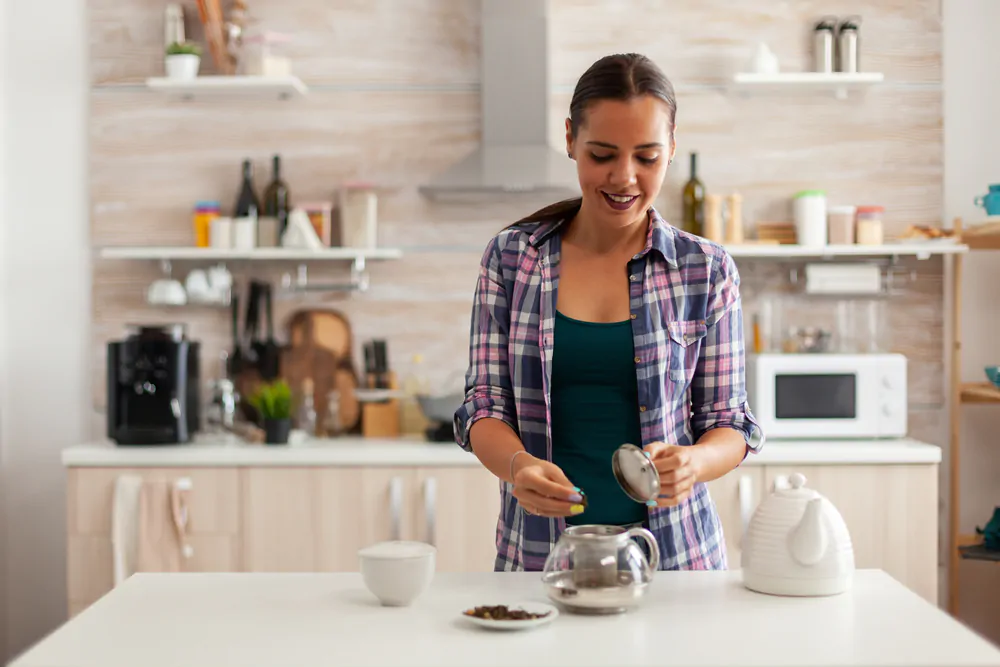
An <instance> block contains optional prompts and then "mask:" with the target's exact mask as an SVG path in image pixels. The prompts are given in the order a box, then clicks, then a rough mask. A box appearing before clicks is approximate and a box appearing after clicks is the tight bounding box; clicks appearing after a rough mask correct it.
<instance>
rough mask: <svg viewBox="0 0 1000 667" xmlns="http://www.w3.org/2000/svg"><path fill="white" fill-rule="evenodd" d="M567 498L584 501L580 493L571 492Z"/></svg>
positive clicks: (575, 501)
mask: <svg viewBox="0 0 1000 667" xmlns="http://www.w3.org/2000/svg"><path fill="white" fill-rule="evenodd" d="M566 500H568V501H569V502H571V503H581V502H583V496H581V495H580V494H579V493H571V494H570V495H569V498H567V499H566Z"/></svg>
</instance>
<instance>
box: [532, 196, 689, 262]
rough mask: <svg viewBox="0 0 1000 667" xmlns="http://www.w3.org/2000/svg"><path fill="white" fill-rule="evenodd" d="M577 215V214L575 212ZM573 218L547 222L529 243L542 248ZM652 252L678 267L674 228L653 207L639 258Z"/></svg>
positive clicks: (535, 232) (533, 234)
mask: <svg viewBox="0 0 1000 667" xmlns="http://www.w3.org/2000/svg"><path fill="white" fill-rule="evenodd" d="M574 215H575V212H574ZM571 217H572V216H571V215H570V216H567V217H565V218H563V219H561V220H556V221H554V222H545V223H542V224H540V225H539V226H538V228H537V229H535V231H534V232H533V233H532V234H531V236H530V237H528V242H529V243H530V244H531V245H533V246H534V247H536V248H538V247H541V245H542V244H543V243H545V242H546V241H547V240H548V239H549V237H551V236H552V235H553V234H554V233H555V232H557V231H558V230H559V228H561V227H562V226H563V225H564V224H566V222H567V221H568V220H569V219H570V218H571ZM650 250H656V251H657V252H659V253H660V255H661V256H662V257H663V259H665V260H667V263H668V264H670V265H671V266H674V267H676V266H677V247H676V245H675V244H674V228H673V226H671V225H670V223H668V222H667V221H666V220H664V219H663V216H661V215H660V213H659V212H658V211H657V210H656V209H655V208H653V207H650V208H649V231H648V232H647V234H646V246H645V247H644V248H643V249H642V251H641V252H640V253H639V254H638V255H637V257H644V256H646V255H647V254H648V253H649V251H650Z"/></svg>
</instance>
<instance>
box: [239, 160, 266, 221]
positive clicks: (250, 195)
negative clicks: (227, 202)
mask: <svg viewBox="0 0 1000 667" xmlns="http://www.w3.org/2000/svg"><path fill="white" fill-rule="evenodd" d="M259 215H260V200H258V199H257V195H256V193H254V191H253V163H252V162H250V160H244V161H243V183H242V184H241V185H240V194H239V196H238V197H237V198H236V207H235V209H234V210H233V217H234V218H252V219H253V220H254V222H255V223H256V221H257V218H258V217H259Z"/></svg>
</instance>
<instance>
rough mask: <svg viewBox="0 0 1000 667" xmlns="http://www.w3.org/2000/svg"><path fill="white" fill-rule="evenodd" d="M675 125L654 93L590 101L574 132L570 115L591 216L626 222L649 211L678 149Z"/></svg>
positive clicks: (573, 150) (570, 145)
mask: <svg viewBox="0 0 1000 667" xmlns="http://www.w3.org/2000/svg"><path fill="white" fill-rule="evenodd" d="M671 130H672V128H671V126H670V116H669V112H668V109H667V106H666V104H664V103H663V102H662V101H661V100H659V99H658V98H656V97H653V96H652V95H643V96H641V97H637V98H634V99H632V100H629V101H627V102H623V101H619V100H599V101H597V102H594V103H592V104H590V105H589V106H588V107H587V110H586V111H585V112H584V118H583V123H582V124H581V126H580V128H579V131H578V132H577V136H576V138H574V137H573V135H572V132H571V131H570V124H569V120H567V121H566V143H567V149H568V150H569V152H570V154H571V155H572V156H573V159H575V160H576V164H577V168H576V169H577V174H578V175H579V178H580V188H581V189H582V191H583V210H584V211H586V212H587V215H588V216H594V218H595V220H597V221H600V222H603V223H606V224H608V225H613V226H617V227H624V226H626V225H628V224H631V223H633V222H636V221H637V220H638V219H639V218H642V217H644V216H645V215H646V211H647V210H648V209H649V207H650V206H652V205H653V201H654V200H655V199H656V197H657V195H658V194H659V192H660V186H661V185H662V184H663V179H664V177H665V176H666V173H667V165H668V163H669V161H670V160H671V159H672V158H673V155H674V143H673V133H672V131H671Z"/></svg>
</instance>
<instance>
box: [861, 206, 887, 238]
mask: <svg viewBox="0 0 1000 667" xmlns="http://www.w3.org/2000/svg"><path fill="white" fill-rule="evenodd" d="M884 211H885V208H883V207H881V206H859V207H858V213H857V237H858V245H882V242H883V236H884V235H883V231H882V213H883V212H884Z"/></svg>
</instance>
